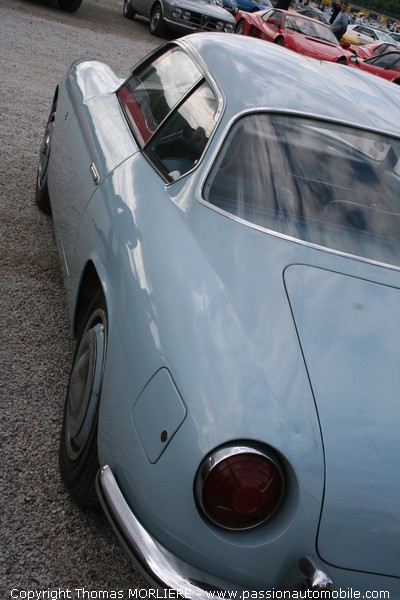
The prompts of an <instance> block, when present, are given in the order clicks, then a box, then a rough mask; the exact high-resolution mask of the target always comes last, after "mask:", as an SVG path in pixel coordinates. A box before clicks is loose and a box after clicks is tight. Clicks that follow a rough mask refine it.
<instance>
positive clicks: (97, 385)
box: [59, 292, 107, 506]
mask: <svg viewBox="0 0 400 600" xmlns="http://www.w3.org/2000/svg"><path fill="white" fill-rule="evenodd" d="M83 322H84V327H83V330H82V333H81V335H80V337H79V341H78V344H77V348H76V352H75V356H74V359H73V362H72V368H71V373H70V378H69V383H68V390H67V396H66V399H65V407H64V418H63V424H62V429H61V441H60V450H59V464H60V472H61V477H62V479H63V482H64V484H65V487H66V488H67V490H68V492H69V493H70V495H71V496H72V498H74V500H76V501H77V502H79V503H80V504H82V505H84V506H97V505H98V499H97V495H96V490H95V479H96V473H97V471H98V469H99V468H100V465H99V459H98V449H97V429H98V418H99V403H100V396H101V389H102V383H103V375H104V368H105V362H106V351H107V312H106V305H105V300H104V296H103V294H102V293H101V292H99V293H97V294H96V295H95V297H94V298H93V300H92V302H91V304H90V306H89V308H88V310H87V312H86V317H85V319H84V321H83Z"/></svg>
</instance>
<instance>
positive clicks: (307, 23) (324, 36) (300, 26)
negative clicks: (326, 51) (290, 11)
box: [285, 15, 338, 44]
mask: <svg viewBox="0 0 400 600" xmlns="http://www.w3.org/2000/svg"><path fill="white" fill-rule="evenodd" d="M285 29H289V30H291V31H296V32H297V33H302V34H303V35H308V36H309V37H313V38H318V39H320V40H324V41H326V42H333V43H334V44H337V43H338V41H337V39H336V37H335V35H334V34H333V33H332V31H331V30H330V28H329V27H328V26H327V25H324V24H323V23H321V22H320V21H316V20H315V19H308V18H307V19H304V18H302V17H300V16H292V15H287V16H286V18H285Z"/></svg>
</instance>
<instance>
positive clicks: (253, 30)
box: [249, 25, 262, 38]
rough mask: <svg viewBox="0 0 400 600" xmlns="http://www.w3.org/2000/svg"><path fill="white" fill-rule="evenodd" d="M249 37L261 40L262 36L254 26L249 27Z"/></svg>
mask: <svg viewBox="0 0 400 600" xmlns="http://www.w3.org/2000/svg"><path fill="white" fill-rule="evenodd" d="M249 35H250V36H251V37H255V38H261V35H262V34H261V31H260V30H259V29H258V27H255V26H254V25H250V28H249Z"/></svg>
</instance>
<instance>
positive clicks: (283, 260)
mask: <svg viewBox="0 0 400 600" xmlns="http://www.w3.org/2000/svg"><path fill="white" fill-rule="evenodd" d="M228 62H229V68H227V63H228ZM239 82H243V84H242V85H239ZM294 89H295V90H296V93H294V92H293V90H294ZM399 107H400V89H398V88H397V87H396V86H393V84H391V83H389V82H385V81H383V80H382V81H381V80H380V79H379V78H377V77H372V76H370V75H368V74H364V73H362V72H360V71H359V70H357V69H350V68H348V67H346V66H340V65H336V64H331V63H323V62H319V61H315V60H313V59H308V58H305V57H303V56H300V55H298V54H295V53H291V52H288V51H287V50H286V49H284V48H280V47H278V46H275V45H274V44H265V42H263V41H262V40H255V39H252V38H247V37H246V38H242V37H240V36H233V35H226V34H218V33H211V34H207V33H200V34H195V35H191V36H187V37H185V38H183V39H181V40H177V41H174V42H169V43H167V44H165V45H164V46H162V47H161V48H158V49H157V50H155V51H154V52H153V53H152V54H151V55H150V56H148V57H147V58H146V59H144V60H143V61H142V62H140V64H138V65H137V66H136V67H135V68H134V69H133V71H132V73H131V75H130V76H129V77H128V79H127V80H122V79H120V78H119V77H118V76H117V75H116V74H115V73H114V72H113V70H112V69H111V68H110V67H109V66H107V65H106V64H104V63H102V62H99V61H97V60H89V59H82V60H78V61H77V62H75V63H74V64H72V66H71V67H70V68H69V70H68V71H67V73H66V75H65V77H64V78H63V80H62V81H61V83H60V84H59V85H58V86H57V89H56V92H55V95H54V99H53V103H52V108H51V113H50V117H49V120H48V124H47V127H46V130H45V134H44V138H43V142H42V146H41V149H40V160H39V168H38V175H37V188H36V202H37V204H38V206H39V208H40V209H41V210H43V211H45V212H48V213H49V212H51V213H52V215H53V221H54V228H55V235H56V240H57V245H58V250H59V255H60V262H61V268H62V272H63V276H64V280H65V286H66V291H67V298H68V303H69V307H70V312H71V325H72V330H73V333H74V335H75V336H76V338H77V347H76V353H75V357H74V359H73V364H72V369H71V375H70V381H69V387H68V391H67V396H66V402H65V413H64V421H63V428H62V434H61V444H60V468H61V474H62V477H63V480H64V482H65V485H66V487H67V488H68V490H69V492H70V494H71V495H72V497H73V498H75V499H76V500H77V501H78V502H81V503H83V504H85V505H95V504H96V503H97V501H98V500H97V499H98V498H99V499H100V503H101V505H102V507H103V509H104V510H105V512H106V514H107V516H108V518H109V519H110V521H111V523H112V525H113V526H114V528H115V530H116V531H117V533H118V535H119V536H120V538H121V540H122V542H123V544H124V546H125V548H127V550H128V551H129V552H130V553H131V554H132V556H133V558H134V560H135V562H136V564H137V565H139V567H140V568H141V569H142V571H143V572H144V573H145V575H146V576H147V577H148V578H149V580H150V582H152V585H153V586H157V588H158V587H160V588H168V589H169V590H172V592H171V591H170V592H168V593H172V594H173V593H175V594H178V591H179V590H180V593H182V594H183V593H184V594H185V597H186V598H188V597H190V598H209V597H212V596H213V595H216V596H218V595H223V594H224V593H225V592H232V593H234V592H237V591H238V590H239V591H240V590H242V591H241V594H242V595H241V598H249V597H252V598H269V597H276V598H278V597H282V596H281V595H279V596H278V595H276V594H277V591H278V590H284V591H291V592H292V594H293V592H294V591H296V592H299V591H302V590H313V591H314V592H316V591H318V592H320V593H322V592H324V593H325V594H328V592H331V593H332V594H335V593H336V594H339V593H347V590H350V589H351V590H353V591H356V592H357V593H359V594H366V593H367V592H371V591H376V592H377V593H378V592H379V591H384V592H386V594H387V595H386V596H385V597H387V598H388V597H389V595H390V599H391V600H394V599H395V598H397V599H399V598H400V593H399V590H400V479H399V476H398V469H399V467H398V463H399V458H400V435H399V431H400V402H399V389H400V319H399V307H400V109H399ZM332 590H335V591H334V592H332ZM342 590H344V591H343V592H342ZM272 594H275V596H273V595H272ZM168 597H171V596H168ZM238 597H239V596H238ZM285 597H288V596H285ZM292 597H293V598H294V597H299V596H298V595H297V596H293V595H292ZM314 597H315V596H314ZM320 597H327V596H326V595H325V596H320ZM332 597H340V598H343V597H344V596H343V595H341V596H338V595H336V596H334V595H333V596H332ZM346 597H350V596H346ZM352 597H353V598H355V597H362V596H352ZM365 597H367V596H365ZM371 597H378V596H371ZM379 597H382V596H379Z"/></svg>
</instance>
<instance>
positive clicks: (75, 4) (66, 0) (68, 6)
mask: <svg viewBox="0 0 400 600" xmlns="http://www.w3.org/2000/svg"><path fill="white" fill-rule="evenodd" d="M81 4H82V0H58V6H59V7H60V8H61V10H66V11H67V12H74V11H75V10H78V8H79V7H80V5H81Z"/></svg>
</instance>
